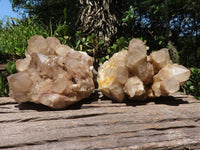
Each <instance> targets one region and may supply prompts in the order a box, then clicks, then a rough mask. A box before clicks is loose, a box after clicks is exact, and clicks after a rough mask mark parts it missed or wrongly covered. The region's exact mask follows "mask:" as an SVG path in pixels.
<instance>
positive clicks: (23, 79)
mask: <svg viewBox="0 0 200 150" xmlns="http://www.w3.org/2000/svg"><path fill="white" fill-rule="evenodd" d="M16 68H17V70H18V73H16V74H13V75H10V76H9V77H8V82H9V86H10V89H11V90H10V96H11V97H13V98H14V99H15V100H16V101H17V102H18V103H21V102H28V101H30V102H34V103H41V104H44V105H47V106H49V107H51V108H54V109H62V108H66V107H67V106H69V105H71V104H73V103H75V102H78V101H80V100H82V99H84V98H87V97H89V96H90V94H91V93H92V91H93V89H94V83H93V73H92V69H93V59H92V58H91V57H90V56H88V55H87V54H86V53H85V52H78V51H75V50H73V49H72V48H70V47H69V46H67V45H61V44H60V41H59V40H58V39H57V38H55V37H48V38H46V39H45V38H44V37H42V36H37V35H36V36H33V37H31V38H30V40H29V41H28V51H27V52H26V58H24V59H20V60H17V62H16Z"/></svg>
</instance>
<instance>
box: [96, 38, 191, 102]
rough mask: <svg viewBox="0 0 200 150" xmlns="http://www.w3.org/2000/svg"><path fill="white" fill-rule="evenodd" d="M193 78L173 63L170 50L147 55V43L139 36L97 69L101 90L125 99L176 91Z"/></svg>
mask: <svg viewBox="0 0 200 150" xmlns="http://www.w3.org/2000/svg"><path fill="white" fill-rule="evenodd" d="M189 77H190V71H189V70H188V69H187V68H185V67H184V66H181V65H178V64H173V63H172V61H171V60H170V56H169V53H168V49H166V48H163V49H161V50H159V51H155V52H152V53H151V54H150V55H149V56H147V49H146V46H145V44H144V43H143V42H142V41H141V40H139V39H132V40H131V41H130V42H129V46H128V51H126V50H123V51H120V52H118V53H116V54H114V55H113V57H111V58H110V60H108V61H106V62H105V63H104V64H103V65H102V66H100V68H99V70H98V76H97V82H98V84H99V90H100V91H102V93H104V94H105V95H106V96H108V97H110V98H112V99H114V100H116V101H119V102H122V101H124V100H125V97H126V95H128V96H129V98H135V99H140V100H144V99H146V98H148V97H159V96H166V95H169V94H171V93H174V92H177V91H178V90H179V87H180V85H182V84H184V82H185V81H187V80H188V79H189Z"/></svg>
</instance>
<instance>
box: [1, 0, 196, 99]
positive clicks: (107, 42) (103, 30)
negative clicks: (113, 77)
mask: <svg viewBox="0 0 200 150" xmlns="http://www.w3.org/2000/svg"><path fill="white" fill-rule="evenodd" d="M10 2H11V4H12V6H13V10H15V11H17V12H21V13H22V16H24V17H23V19H20V20H19V19H17V18H10V19H8V21H7V23H6V24H5V25H3V23H2V21H0V63H3V64H6V63H8V62H9V61H12V60H15V59H18V58H23V57H24V54H25V52H26V47H27V41H28V39H29V38H30V37H31V36H33V35H35V34H39V35H43V36H44V37H47V36H56V37H57V38H59V39H60V41H61V42H62V43H64V44H68V45H69V46H71V47H73V48H74V49H76V50H80V51H86V52H87V53H88V54H89V55H91V56H93V57H94V58H95V63H94V65H95V68H96V69H97V68H98V66H99V65H100V64H102V63H103V62H104V61H105V60H107V59H109V58H110V57H111V56H112V55H113V54H114V53H116V52H118V51H120V50H121V49H122V48H125V49H126V48H127V46H128V41H129V40H130V39H131V38H133V37H136V38H141V39H142V40H144V41H145V42H146V44H147V45H148V48H149V50H148V52H149V53H150V52H152V51H155V50H159V49H160V48H163V47H168V48H169V52H170V55H171V58H172V60H173V61H174V62H176V63H180V64H182V65H184V66H186V67H188V68H191V73H192V75H191V78H190V80H189V81H188V82H187V83H186V85H184V86H183V87H182V91H184V92H185V93H187V94H193V95H194V96H196V97H197V98H199V97H200V87H199V82H200V75H199V74H200V71H199V69H198V68H200V63H199V62H200V42H199V41H200V1H198V0H144V1H141V0H116V1H113V0H95V1H94V0H87V1H85V0H68V1H65V0H57V1H54V0H24V1H21V0H10ZM10 65H11V64H10ZM12 65H14V64H12ZM9 69H11V70H12V69H13V67H11V68H9V67H7V72H4V73H1V74H0V90H1V91H4V94H2V92H1V93H0V96H5V95H7V93H8V87H7V80H6V76H7V75H8V74H9ZM11 72H12V71H11Z"/></svg>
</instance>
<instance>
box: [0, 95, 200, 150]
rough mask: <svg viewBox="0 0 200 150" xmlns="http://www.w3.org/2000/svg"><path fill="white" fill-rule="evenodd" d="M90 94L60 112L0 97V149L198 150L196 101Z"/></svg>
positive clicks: (180, 97) (199, 125) (199, 131)
mask: <svg viewBox="0 0 200 150" xmlns="http://www.w3.org/2000/svg"><path fill="white" fill-rule="evenodd" d="M173 96H174V97H162V98H157V99H151V100H148V101H145V102H133V101H132V102H127V103H112V102H111V101H110V100H107V99H105V98H103V97H102V98H100V99H99V98H98V95H94V96H91V97H90V99H87V100H84V101H82V102H81V103H78V104H76V105H74V106H72V107H70V108H68V109H66V110H59V111H55V110H51V109H49V108H47V107H44V106H42V105H36V104H32V103H27V104H20V105H19V104H16V103H15V101H14V100H13V99H11V98H0V149H20V150H21V149H22V150H24V149H31V150H34V149H35V150H39V149H42V150H43V149H52V150H54V149H56V150H59V149H170V148H171V149H200V101H198V100H196V99H194V98H193V97H192V96H186V95H184V94H181V93H176V94H174V95H173Z"/></svg>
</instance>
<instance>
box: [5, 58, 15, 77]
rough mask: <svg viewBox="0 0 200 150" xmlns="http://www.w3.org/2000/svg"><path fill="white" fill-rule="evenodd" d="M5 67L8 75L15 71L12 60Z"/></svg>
mask: <svg viewBox="0 0 200 150" xmlns="http://www.w3.org/2000/svg"><path fill="white" fill-rule="evenodd" d="M5 68H6V71H7V73H8V74H9V75H11V74H14V73H17V69H16V65H15V62H13V61H10V62H8V63H7V65H6V67H5Z"/></svg>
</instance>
